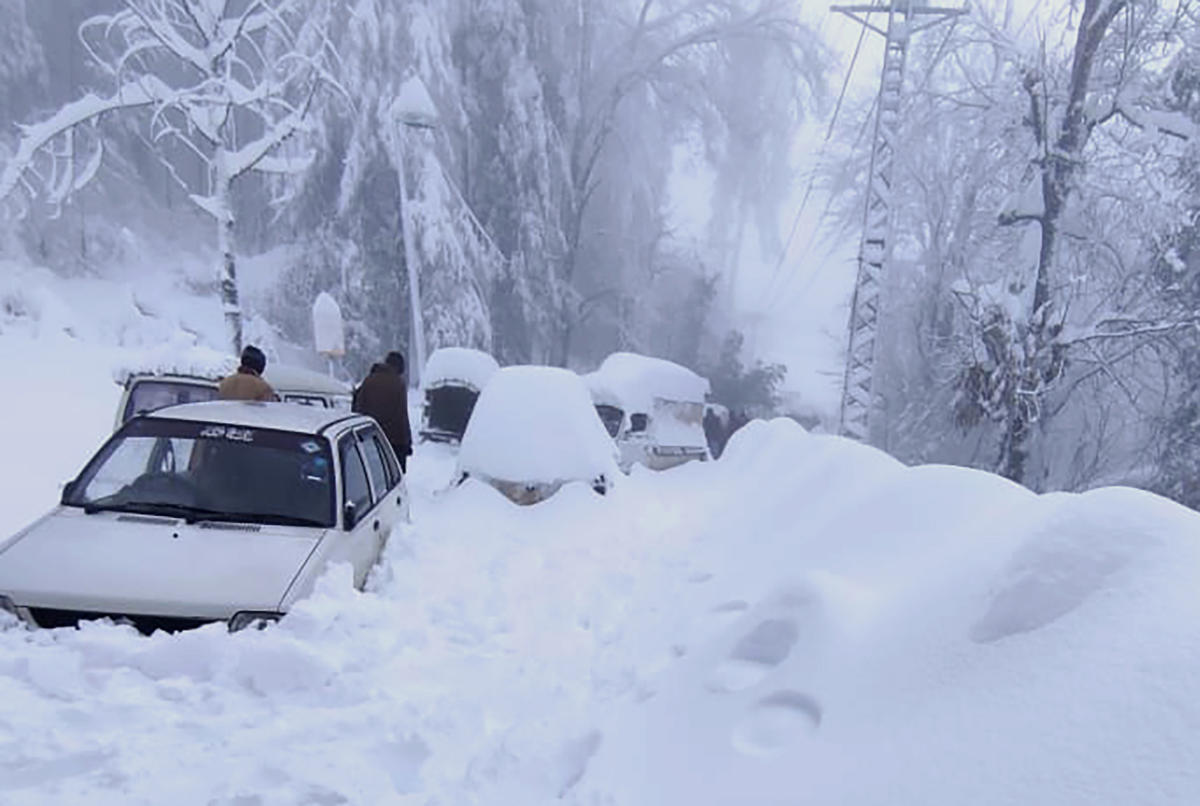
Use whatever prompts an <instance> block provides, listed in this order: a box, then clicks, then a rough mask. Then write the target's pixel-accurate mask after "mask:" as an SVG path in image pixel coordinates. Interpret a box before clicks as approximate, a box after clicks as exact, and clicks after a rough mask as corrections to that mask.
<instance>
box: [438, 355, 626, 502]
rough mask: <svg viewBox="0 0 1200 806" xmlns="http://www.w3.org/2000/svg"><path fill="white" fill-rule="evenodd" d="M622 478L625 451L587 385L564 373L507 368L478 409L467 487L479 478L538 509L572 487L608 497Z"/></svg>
mask: <svg viewBox="0 0 1200 806" xmlns="http://www.w3.org/2000/svg"><path fill="white" fill-rule="evenodd" d="M618 474H619V470H618V467H617V451H616V447H615V445H614V444H613V441H612V439H611V438H610V437H609V436H608V432H607V431H605V430H604V425H603V424H602V423H601V422H600V418H599V417H597V415H596V410H595V408H593V406H592V403H591V399H590V397H589V395H588V391H587V387H585V386H584V384H583V381H582V380H581V379H580V378H579V376H578V375H576V374H575V373H574V372H571V371H570V370H566V369H558V368H556V367H533V366H517V367H505V368H504V369H501V370H498V371H497V372H496V373H495V375H493V376H492V379H491V381H489V382H488V385H487V386H486V387H485V388H484V390H483V393H482V394H480V396H479V401H478V403H477V404H476V405H475V412H474V414H472V416H471V421H470V423H469V424H468V425H467V430H466V433H465V434H464V435H463V439H462V448H461V450H460V451H459V455H458V480H459V483H461V482H462V481H464V480H466V479H467V478H473V479H477V480H479V481H482V482H484V483H486V484H490V485H491V486H492V487H495V488H496V489H497V490H499V491H500V492H501V493H502V494H503V495H505V496H506V497H507V498H509V499H510V500H512V501H513V502H515V503H517V504H534V503H537V502H538V501H542V500H545V499H546V498H549V497H550V496H552V495H554V493H555V492H557V491H558V490H559V488H561V487H562V486H563V485H564V484H568V483H571V482H582V483H584V484H586V485H588V486H589V487H590V488H591V489H592V490H594V491H595V492H597V493H599V494H601V495H603V494H605V493H607V492H608V490H609V489H610V488H611V486H612V484H613V481H614V479H615V478H616V476H617V475H618Z"/></svg>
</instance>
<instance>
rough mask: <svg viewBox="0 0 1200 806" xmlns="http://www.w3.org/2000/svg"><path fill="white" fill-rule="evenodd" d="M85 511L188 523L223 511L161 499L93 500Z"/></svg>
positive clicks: (85, 505) (85, 506) (217, 514)
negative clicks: (162, 500)
mask: <svg viewBox="0 0 1200 806" xmlns="http://www.w3.org/2000/svg"><path fill="white" fill-rule="evenodd" d="M83 511H84V512H85V513H86V514H88V515H94V514H96V513H97V512H129V513H132V514H136V515H160V516H163V517H167V518H183V519H184V520H185V521H187V522H188V523H195V522H196V521H198V520H207V519H208V518H209V517H213V516H219V515H221V514H222V513H220V512H216V511H214V510H210V509H203V508H201V507H189V506H186V505H184V504H167V503H163V502H159V501H125V502H123V503H119V504H118V503H107V504H106V503H101V502H98V501H93V502H91V503H87V504H84V505H83Z"/></svg>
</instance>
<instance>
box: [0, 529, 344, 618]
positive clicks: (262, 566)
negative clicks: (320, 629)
mask: <svg viewBox="0 0 1200 806" xmlns="http://www.w3.org/2000/svg"><path fill="white" fill-rule="evenodd" d="M324 533H325V532H324V530H321V529H299V528H293V527H279V526H259V525H248V524H225V523H221V524H216V523H212V524H205V523H199V524H195V525H188V524H186V523H184V522H183V521H180V520H175V519H172V518H157V517H147V516H142V515H129V514H120V513H112V512H106V513H97V514H95V515H85V514H84V513H83V511H82V510H80V509H72V508H65V507H64V508H60V509H59V510H58V511H56V512H55V513H53V514H52V515H50V516H49V517H47V518H45V519H44V520H42V521H40V522H39V523H37V524H35V525H34V526H33V527H32V528H30V529H29V530H28V531H27V532H26V533H24V534H23V535H22V536H20V537H19V538H18V539H16V540H15V541H12V542H10V543H9V544H8V546H7V547H6V548H3V549H2V550H0V593H3V594H5V595H7V596H10V597H11V598H12V600H13V602H15V603H16V604H17V605H19V606H24V607H50V608H62V609H70V610H90V611H97V612H105V613H131V614H143V615H164V616H182V617H192V618H210V619H224V618H229V617H230V616H232V615H233V614H234V613H236V612H238V611H240V610H264V611H273V610H277V609H278V607H279V603H280V600H282V599H283V596H284V594H285V593H286V592H287V590H288V587H289V586H290V585H291V584H292V581H293V580H294V579H295V578H296V575H297V573H298V572H299V571H300V569H301V568H302V567H303V566H304V563H305V561H306V560H307V559H308V557H309V555H311V554H312V551H313V549H314V548H315V547H316V544H317V543H318V542H319V541H320V539H321V537H322V536H323V535H324Z"/></svg>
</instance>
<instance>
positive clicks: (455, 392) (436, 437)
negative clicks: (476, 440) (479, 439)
mask: <svg viewBox="0 0 1200 806" xmlns="http://www.w3.org/2000/svg"><path fill="white" fill-rule="evenodd" d="M499 368H500V365H499V364H497V363H496V359H494V358H492V357H491V356H490V355H488V354H487V353H485V352H483V351H481V350H472V349H470V348H468V347H442V348H440V349H438V350H434V352H433V355H431V356H429V360H428V361H426V362H425V371H424V372H422V373H421V391H422V394H421V399H422V400H423V401H424V407H423V408H422V411H421V431H420V436H421V439H422V440H424V441H426V442H449V443H455V442H461V441H462V438H463V434H464V433H466V430H467V423H468V422H470V420H471V412H473V411H474V410H475V402H476V401H477V400H478V399H479V393H480V392H482V391H483V387H485V386H487V383H488V381H489V380H491V377H492V375H494V374H495V373H496V370H498V369H499Z"/></svg>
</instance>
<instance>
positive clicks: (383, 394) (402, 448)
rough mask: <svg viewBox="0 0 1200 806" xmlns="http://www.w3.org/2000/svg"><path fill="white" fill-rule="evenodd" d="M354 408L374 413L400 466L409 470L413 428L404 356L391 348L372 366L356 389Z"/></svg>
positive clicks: (364, 412)
mask: <svg viewBox="0 0 1200 806" xmlns="http://www.w3.org/2000/svg"><path fill="white" fill-rule="evenodd" d="M351 408H353V409H354V411H355V412H356V413H358V414H366V415H367V416H369V417H374V418H375V421H376V422H378V423H379V425H380V427H381V428H383V433H384V435H385V436H387V438H388V442H390V443H392V450H394V451H395V452H396V458H397V459H399V460H400V467H402V468H403V469H404V472H405V473H407V472H408V457H409V455H410V454H412V429H411V428H410V427H409V424H408V382H407V380H406V379H405V377H404V356H403V355H402V354H401V353H397V352H391V353H388V354H387V358H385V359H384V360H383V363H382V364H376V365H375V366H373V367H371V373H370V374H369V375H367V377H366V378H365V379H363V382H362V383H361V384H359V387H358V388H357V389H355V390H354V402H353V403H352V405H351Z"/></svg>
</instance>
